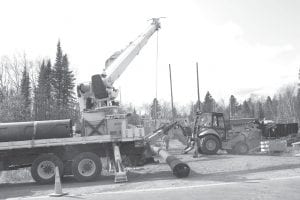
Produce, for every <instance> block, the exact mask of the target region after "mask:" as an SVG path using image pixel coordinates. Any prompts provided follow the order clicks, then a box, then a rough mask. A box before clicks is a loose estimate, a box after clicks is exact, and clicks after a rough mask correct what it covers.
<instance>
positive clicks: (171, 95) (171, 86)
mask: <svg viewBox="0 0 300 200" xmlns="http://www.w3.org/2000/svg"><path fill="white" fill-rule="evenodd" d="M169 72H170V89H171V106H172V108H171V109H172V122H174V118H175V117H174V104H173V89H172V71H171V65H170V64H169Z"/></svg>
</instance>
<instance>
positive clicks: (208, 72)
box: [0, 0, 300, 105]
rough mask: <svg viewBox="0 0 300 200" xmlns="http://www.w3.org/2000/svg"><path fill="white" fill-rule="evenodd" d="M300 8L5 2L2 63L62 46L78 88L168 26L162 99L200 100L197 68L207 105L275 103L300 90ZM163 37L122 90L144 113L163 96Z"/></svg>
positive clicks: (287, 4) (187, 0) (293, 1)
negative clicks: (146, 34) (284, 88)
mask: <svg viewBox="0 0 300 200" xmlns="http://www.w3.org/2000/svg"><path fill="white" fill-rule="evenodd" d="M299 12H300V1H297V0H251V1H250V0H235V1H234V0H232V1H229V0H228V1H226V0H214V1H211V0H206V1H204V0H198V1H196V0H194V1H193V0H182V1H175V0H170V1H161V0H151V1H143V0H132V1H128V0H126V1H125V0H123V1H122V0H120V1H113V0H109V1H97V0H95V1H92V0H84V1H83V0H82V1H76V0H70V1H66V0H56V1H55V0H36V1H34V0H26V1H25V0H19V1H16V0H7V1H6V0H1V1H0V26H1V29H0V30H1V31H0V56H3V55H9V56H10V55H13V54H16V53H22V52H25V53H26V54H27V56H28V57H29V58H30V59H41V58H43V57H48V58H49V57H50V58H51V59H52V60H54V58H55V52H56V44H57V41H58V40H59V39H60V41H61V45H62V48H63V51H64V52H65V53H67V54H68V56H69V60H70V63H71V67H72V68H73V69H74V70H75V71H76V78H77V82H86V81H89V80H90V77H91V75H93V74H96V73H101V72H102V69H103V68H104V63H105V60H106V59H107V58H108V57H109V56H110V55H111V54H113V53H114V52H115V51H118V50H120V49H122V48H124V47H125V46H126V45H127V44H128V43H129V42H130V41H131V40H133V39H135V38H136V37H137V36H138V35H139V34H140V33H142V32H143V31H144V30H145V28H147V26H148V25H149V23H150V22H149V21H147V20H148V19H150V18H152V17H167V18H166V19H162V20H161V24H162V28H161V30H160V31H159V57H158V99H164V100H167V101H169V100H170V90H169V76H168V64H171V66H172V73H173V74H172V75H173V92H174V101H175V102H176V103H177V104H186V103H189V102H191V101H195V100H196V99H197V92H196V68H195V64H196V62H198V63H199V75H200V95H201V99H203V98H204V95H205V93H206V92H207V91H210V93H211V94H212V96H213V97H214V98H215V99H216V100H219V99H221V98H222V99H225V100H226V101H227V100H228V99H229V96H230V95H231V94H234V95H235V96H237V97H238V99H239V100H242V99H243V98H247V97H249V96H250V94H251V93H253V94H260V95H273V94H274V93H275V92H276V91H277V90H278V89H279V88H280V87H281V85H282V84H287V83H295V82H296V81H297V73H298V70H299V64H300V56H299V55H300V54H299V52H300V37H299V35H300V26H299V24H300V14H299ZM155 61H156V35H153V37H152V38H150V40H149V42H148V44H147V45H146V46H145V47H144V49H142V51H141V53H140V54H139V55H138V56H137V57H136V58H135V59H134V60H133V62H132V63H131V65H130V66H129V67H128V69H127V70H126V71H125V72H124V73H123V74H122V76H121V77H120V79H119V80H118V81H117V82H116V84H115V86H116V87H117V88H118V87H121V91H122V101H123V102H126V103H128V102H131V103H133V104H136V105H141V104H143V103H149V102H151V101H152V99H153V98H154V97H155V69H156V65H155Z"/></svg>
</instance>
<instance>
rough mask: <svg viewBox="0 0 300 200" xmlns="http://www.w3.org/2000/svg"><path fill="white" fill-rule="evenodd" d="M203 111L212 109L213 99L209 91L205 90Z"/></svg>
mask: <svg viewBox="0 0 300 200" xmlns="http://www.w3.org/2000/svg"><path fill="white" fill-rule="evenodd" d="M202 109H203V112H212V111H213V110H214V99H213V98H212V96H211V94H210V93H209V91H207V93H206V95H205V98H204V102H203V108H202Z"/></svg>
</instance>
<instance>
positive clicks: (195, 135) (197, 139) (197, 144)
mask: <svg viewBox="0 0 300 200" xmlns="http://www.w3.org/2000/svg"><path fill="white" fill-rule="evenodd" d="M196 71H197V93H198V102H197V103H199V104H198V110H199V112H200V111H201V104H200V89H199V74H198V62H196ZM197 130H198V129H197V128H196V129H195V130H194V134H193V137H194V140H195V143H196V144H195V146H196V149H195V152H194V156H193V157H194V158H198V156H199V152H198V149H199V142H200V141H199V138H198V136H197ZM195 132H196V133H195Z"/></svg>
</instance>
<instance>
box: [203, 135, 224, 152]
mask: <svg viewBox="0 0 300 200" xmlns="http://www.w3.org/2000/svg"><path fill="white" fill-rule="evenodd" d="M200 147H201V151H202V153H203V154H207V155H212V154H216V153H217V151H218V150H219V149H220V142H219V140H218V138H217V137H216V136H213V135H207V136H205V137H203V138H201V140H200Z"/></svg>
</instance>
